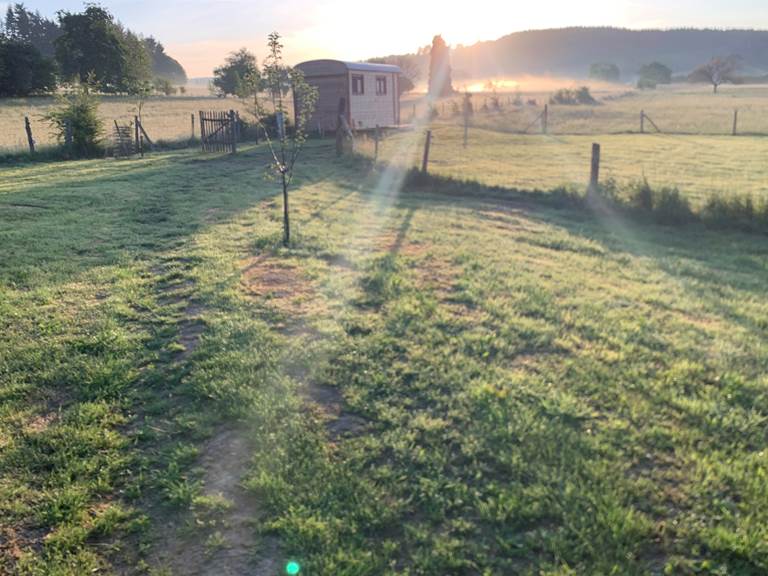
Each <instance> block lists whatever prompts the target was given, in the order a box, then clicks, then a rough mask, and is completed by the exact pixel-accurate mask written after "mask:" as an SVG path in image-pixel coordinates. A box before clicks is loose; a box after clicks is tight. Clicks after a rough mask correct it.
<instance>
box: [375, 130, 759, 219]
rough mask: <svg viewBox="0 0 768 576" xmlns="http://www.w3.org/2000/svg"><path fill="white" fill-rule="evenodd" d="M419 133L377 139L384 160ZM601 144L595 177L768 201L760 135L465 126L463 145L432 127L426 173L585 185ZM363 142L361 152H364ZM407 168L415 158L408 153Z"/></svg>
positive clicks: (546, 185)
mask: <svg viewBox="0 0 768 576" xmlns="http://www.w3.org/2000/svg"><path fill="white" fill-rule="evenodd" d="M414 138H417V139H418V142H419V147H420V146H421V143H422V142H423V140H424V137H423V135H420V134H419V135H417V136H414V133H405V134H400V135H395V136H392V137H390V138H388V139H387V140H385V141H384V142H383V143H382V146H381V152H380V153H381V156H382V158H384V159H388V158H391V157H392V156H393V155H394V154H396V152H397V151H398V150H400V149H401V146H402V145H403V142H405V141H410V140H412V139H414ZM593 142H598V143H600V145H601V180H602V181H603V182H605V181H607V180H613V181H615V182H616V183H617V184H619V185H620V186H626V185H627V184H629V183H632V182H638V181H642V180H643V179H647V180H648V181H649V182H650V184H651V185H653V186H654V187H662V186H670V187H676V188H678V189H679V190H680V191H681V193H682V194H683V195H685V196H686V197H687V198H689V199H690V200H691V202H692V204H694V205H696V206H699V207H700V206H701V205H703V204H704V203H705V202H706V200H707V199H708V198H709V197H710V196H711V195H721V196H723V197H733V196H745V195H751V196H752V197H753V198H754V199H755V200H757V201H762V200H765V199H768V185H766V175H767V174H766V170H765V168H764V166H765V162H763V160H762V158H763V157H764V156H765V155H766V152H768V140H767V139H765V138H761V137H746V136H744V137H739V138H732V137H725V136H723V137H720V136H669V135H663V134H662V135H651V134H646V135H639V134H634V135H602V136H543V135H530V136H521V135H514V134H506V133H503V132H498V131H495V130H489V129H481V128H473V129H471V130H470V137H469V142H468V146H467V148H464V146H463V130H462V129H461V128H459V127H456V126H445V125H439V124H438V125H437V126H435V127H434V139H433V144H432V148H431V153H430V172H432V173H434V174H437V175H441V176H448V177H453V178H459V179H467V178H468V179H472V180H478V181H480V182H482V183H484V184H487V185H491V186H502V187H506V188H520V189H523V190H549V189H553V188H557V187H561V186H565V187H573V188H577V189H580V190H584V189H586V186H587V184H588V183H589V175H590V159H591V154H592V143H593ZM371 146H372V145H371V144H370V143H368V144H366V145H364V150H365V151H366V152H367V153H371ZM409 162H410V163H411V165H413V166H420V165H421V158H420V157H419V158H409Z"/></svg>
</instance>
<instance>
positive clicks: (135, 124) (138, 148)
mask: <svg viewBox="0 0 768 576" xmlns="http://www.w3.org/2000/svg"><path fill="white" fill-rule="evenodd" d="M133 132H134V137H135V138H136V140H135V142H136V154H138V153H140V152H141V138H140V137H139V117H138V116H134V117H133Z"/></svg>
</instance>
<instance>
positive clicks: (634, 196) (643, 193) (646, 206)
mask: <svg viewBox="0 0 768 576" xmlns="http://www.w3.org/2000/svg"><path fill="white" fill-rule="evenodd" d="M629 205H630V206H631V207H632V208H635V209H637V210H642V211H643V212H650V211H651V210H653V189H652V188H651V185H650V184H648V180H645V179H644V180H643V181H642V182H636V183H634V184H631V185H630V187H629Z"/></svg>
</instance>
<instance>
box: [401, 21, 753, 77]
mask: <svg viewBox="0 0 768 576" xmlns="http://www.w3.org/2000/svg"><path fill="white" fill-rule="evenodd" d="M446 41H448V42H450V38H446ZM729 57H739V60H740V62H742V70H741V72H742V73H743V74H744V75H752V76H760V75H764V74H766V73H768V31H761V30H695V29H680V30H627V29H622V28H562V29H552V30H532V31H526V32H516V33H514V34H510V35H508V36H504V37H502V38H499V39H498V40H494V41H490V42H478V43H477V44H474V45H472V46H461V45H459V46H456V47H454V48H453V49H452V51H451V65H452V68H453V75H454V78H455V79H457V80H461V79H469V78H472V79H480V78H489V77H501V76H516V75H522V74H532V75H533V74H537V75H538V74H549V75H558V76H570V77H574V78H585V77H587V76H589V73H590V67H591V66H592V65H593V64H595V63H611V64H615V65H616V66H617V67H618V68H619V71H620V79H621V80H622V81H634V80H635V79H636V78H637V76H638V73H639V71H640V68H641V67H642V66H644V65H647V64H650V63H652V62H660V63H662V64H664V65H665V66H667V67H668V68H670V69H671V70H672V71H673V73H674V74H675V75H685V76H687V75H688V74H689V73H691V72H692V71H693V70H695V69H696V68H697V67H699V66H701V65H702V64H704V63H706V62H709V61H710V60H712V59H713V58H729ZM396 59H397V60H398V61H404V60H407V61H410V63H411V67H412V68H416V69H418V73H417V75H418V76H419V79H422V80H423V79H425V78H426V75H427V70H428V67H429V49H428V47H427V48H422V49H420V50H419V51H418V52H417V53H415V54H409V55H400V56H390V57H387V60H392V61H394V60H396Z"/></svg>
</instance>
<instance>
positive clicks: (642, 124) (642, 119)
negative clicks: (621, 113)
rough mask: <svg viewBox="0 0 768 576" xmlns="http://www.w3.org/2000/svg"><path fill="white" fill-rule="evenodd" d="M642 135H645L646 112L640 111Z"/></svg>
mask: <svg viewBox="0 0 768 576" xmlns="http://www.w3.org/2000/svg"><path fill="white" fill-rule="evenodd" d="M640 134H645V110H640Z"/></svg>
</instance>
